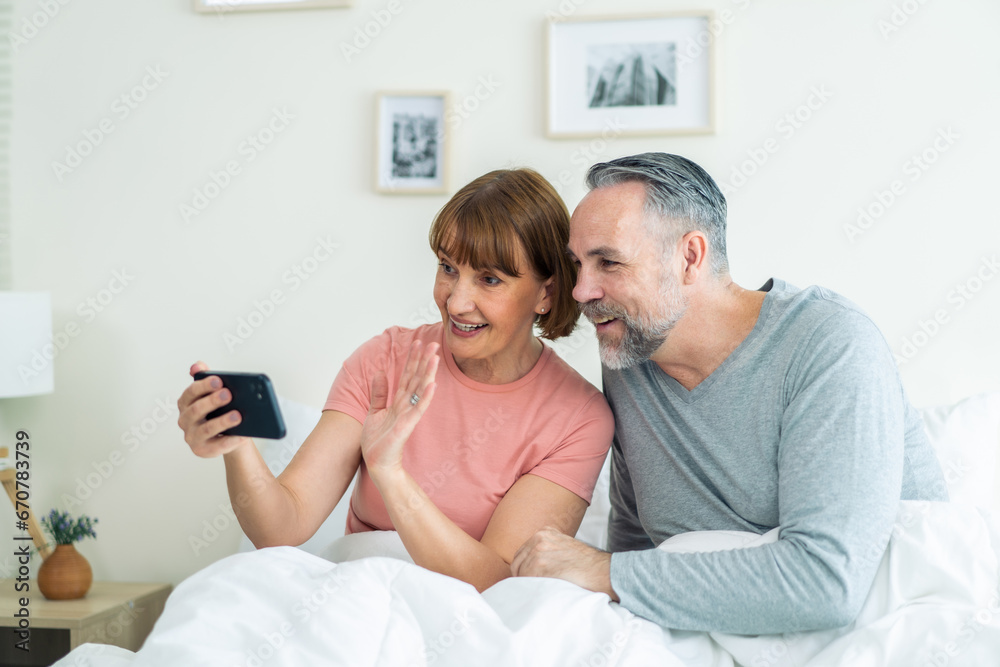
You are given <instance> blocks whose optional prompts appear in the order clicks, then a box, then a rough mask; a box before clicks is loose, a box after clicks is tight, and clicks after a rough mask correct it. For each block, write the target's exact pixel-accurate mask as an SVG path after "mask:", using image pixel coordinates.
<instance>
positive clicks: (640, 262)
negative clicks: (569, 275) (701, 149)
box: [569, 182, 686, 369]
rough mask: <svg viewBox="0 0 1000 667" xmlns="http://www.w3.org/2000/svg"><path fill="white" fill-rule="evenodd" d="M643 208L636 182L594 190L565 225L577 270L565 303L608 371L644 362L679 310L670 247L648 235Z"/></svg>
mask: <svg viewBox="0 0 1000 667" xmlns="http://www.w3.org/2000/svg"><path fill="white" fill-rule="evenodd" d="M645 202H646V188H645V186H644V185H643V184H642V183H637V182H630V183H623V184H620V185H614V186H610V187H605V188H598V189H596V190H593V191H591V192H590V193H589V194H587V196H586V197H584V198H583V201H581V202H580V205H579V206H577V208H576V211H574V212H573V217H572V218H571V220H570V234H569V252H570V254H571V255H572V256H573V259H574V262H576V264H577V266H578V268H579V275H578V276H577V280H576V287H575V288H574V289H573V298H575V299H576V300H577V301H578V302H579V303H580V310H581V312H582V313H583V314H584V316H586V317H587V319H589V320H590V321H591V322H593V324H594V326H595V327H596V329H597V339H598V342H599V343H600V349H601V361H602V362H603V363H604V365H606V366H607V367H608V368H612V369H620V368H627V367H629V366H632V365H635V364H637V363H641V362H643V361H645V360H646V359H648V358H649V357H650V355H652V354H653V353H654V352H655V351H656V350H657V349H658V348H659V347H660V346H661V345H662V344H663V342H664V341H665V340H666V339H667V335H668V334H669V333H670V330H671V329H673V327H674V325H675V324H677V322H678V321H679V320H680V318H681V316H683V314H684V311H685V309H686V303H685V299H684V297H683V294H682V293H681V289H680V282H679V278H677V277H676V276H675V275H674V272H673V267H672V262H673V259H674V257H673V252H670V251H671V250H672V248H671V249H667V248H664V247H663V244H662V243H661V241H660V240H658V238H656V237H655V236H654V235H653V234H651V233H650V230H649V223H648V222H647V213H646V210H645ZM655 224H665V223H663V222H659V221H657V222H656V223H655Z"/></svg>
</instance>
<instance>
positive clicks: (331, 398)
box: [323, 330, 392, 424]
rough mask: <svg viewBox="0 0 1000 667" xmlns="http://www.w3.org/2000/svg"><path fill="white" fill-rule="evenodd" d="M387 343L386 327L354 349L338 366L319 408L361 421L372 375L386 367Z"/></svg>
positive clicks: (365, 407)
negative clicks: (335, 375)
mask: <svg viewBox="0 0 1000 667" xmlns="http://www.w3.org/2000/svg"><path fill="white" fill-rule="evenodd" d="M391 345H392V341H391V336H390V333H389V331H388V330H387V331H385V332H383V333H381V334H379V335H378V336H375V337H374V338H372V339H370V340H368V341H367V342H365V343H364V344H362V345H361V347H359V348H358V349H356V350H355V351H354V352H353V353H352V354H351V356H350V357H348V358H347V360H346V361H344V364H343V366H341V367H340V372H338V373H337V377H336V378H334V380H333V386H332V387H331V388H330V393H329V395H328V396H327V399H326V404H324V405H323V409H324V410H337V411H338V412H343V413H344V414H346V415H349V416H351V417H354V418H355V419H357V420H358V421H359V422H361V423H362V424H364V423H365V418H366V417H367V416H368V410H369V408H371V404H372V401H371V386H372V382H371V381H372V378H373V377H374V376H375V373H376V372H377V371H378V370H383V371H385V370H386V368H387V367H388V365H389V350H390V349H391Z"/></svg>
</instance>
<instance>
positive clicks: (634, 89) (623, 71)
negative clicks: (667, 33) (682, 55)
mask: <svg viewBox="0 0 1000 667" xmlns="http://www.w3.org/2000/svg"><path fill="white" fill-rule="evenodd" d="M675 104H677V45H676V44H674V43H673V42H661V43H653V44H598V45H596V46H591V47H589V48H588V49H587V106H589V107H590V108H592V109H593V108H595V107H642V106H673V105H675Z"/></svg>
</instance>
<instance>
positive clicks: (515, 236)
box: [430, 169, 580, 340]
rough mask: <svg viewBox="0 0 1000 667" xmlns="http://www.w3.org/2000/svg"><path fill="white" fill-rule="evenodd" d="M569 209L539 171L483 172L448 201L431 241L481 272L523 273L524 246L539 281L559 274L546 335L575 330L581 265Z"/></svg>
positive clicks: (543, 325)
mask: <svg viewBox="0 0 1000 667" xmlns="http://www.w3.org/2000/svg"><path fill="white" fill-rule="evenodd" d="M568 242H569V211H568V210H567V209H566V204H565V203H563V200H562V198H561V197H560V196H559V194H558V193H557V192H556V191H555V188H553V187H552V185H551V184H549V182H548V181H546V180H545V179H544V178H543V177H542V176H541V175H540V174H539V173H538V172H536V171H534V170H532V169H499V170H497V171H491V172H490V173H488V174H485V175H483V176H480V177H479V178H477V179H476V180H474V181H472V182H471V183H469V184H468V185H466V186H465V187H463V188H462V189H461V190H459V191H458V192H457V193H455V196H454V197H452V198H451V199H450V200H449V201H448V203H447V204H445V205H444V208H442V209H441V210H440V211H439V212H438V214H437V216H436V217H435V218H434V223H433V224H432V225H431V231H430V244H431V250H433V251H434V252H435V253H436V252H437V251H438V250H443V251H444V252H445V253H447V255H448V256H449V257H451V258H452V259H453V260H455V261H456V262H459V263H460V264H468V265H469V266H471V267H472V268H473V269H475V270H477V271H482V270H491V271H501V272H503V273H506V274H507V275H510V276H520V275H521V273H520V272H519V271H518V268H519V267H518V255H519V254H520V253H519V250H523V251H524V256H525V257H527V259H528V264H529V268H530V269H531V271H532V273H534V274H535V276H536V277H537V278H538V279H540V280H543V281H544V280H548V279H549V278H554V279H555V280H553V285H552V309H551V310H549V311H548V312H547V313H545V314H544V315H541V316H540V317H539V319H538V327H539V328H540V329H541V331H542V337H543V338H548V339H549V340H555V339H556V338H561V337H562V336H568V335H570V334H571V333H573V329H574V328H575V327H576V322H577V320H578V319H579V316H580V311H579V308H578V307H577V303H576V301H575V300H574V299H573V286H574V285H575V283H576V265H575V264H573V262H571V261H570V259H569V256H568V255H567V252H566V245H567V243H568Z"/></svg>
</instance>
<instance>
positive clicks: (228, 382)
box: [194, 371, 285, 440]
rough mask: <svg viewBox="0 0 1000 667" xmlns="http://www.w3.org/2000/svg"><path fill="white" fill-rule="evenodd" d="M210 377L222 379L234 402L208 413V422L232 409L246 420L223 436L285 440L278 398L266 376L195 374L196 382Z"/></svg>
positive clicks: (212, 372) (214, 373)
mask: <svg viewBox="0 0 1000 667" xmlns="http://www.w3.org/2000/svg"><path fill="white" fill-rule="evenodd" d="M209 375H217V376H219V379H221V380H222V386H223V387H225V388H226V389H228V390H229V392H230V393H231V394H232V395H233V399H232V400H231V401H229V403H227V404H226V405H223V406H222V407H221V408H216V409H215V410H212V411H211V412H209V413H208V414H207V415H206V416H205V419H215V418H216V417H220V416H222V415H224V414H226V413H227V412H229V411H230V410H236V411H237V412H239V413H240V416H241V417H243V421H241V422H240V423H239V424H237V425H236V426H234V427H232V428H229V429H226V430H225V431H223V432H222V434H223V435H245V436H247V437H250V438H269V439H272V440H278V439H280V438H284V437H285V420H284V419H282V418H281V410H280V409H279V408H278V397H277V396H276V395H275V393H274V387H273V386H271V380H270V378H268V377H267V376H266V375H264V374H263V373H237V372H223V371H198V372H197V373H195V374H194V379H195V380H203V379H205V378H206V377H208V376H209Z"/></svg>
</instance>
